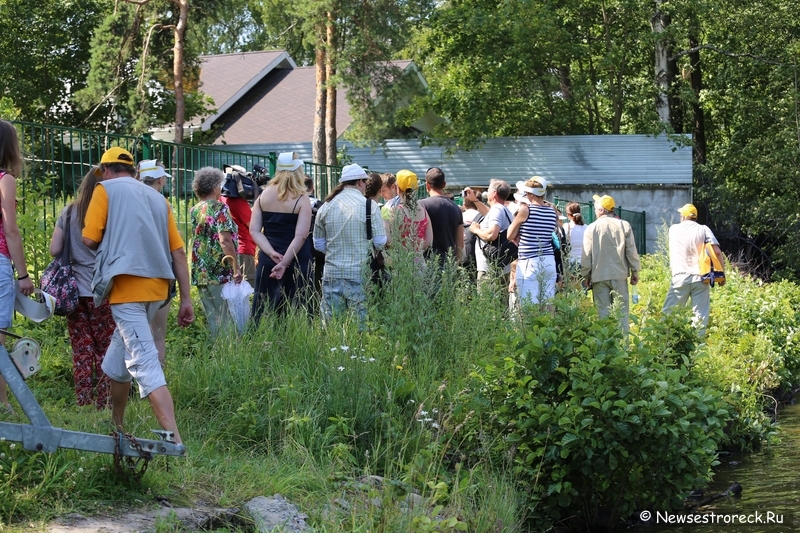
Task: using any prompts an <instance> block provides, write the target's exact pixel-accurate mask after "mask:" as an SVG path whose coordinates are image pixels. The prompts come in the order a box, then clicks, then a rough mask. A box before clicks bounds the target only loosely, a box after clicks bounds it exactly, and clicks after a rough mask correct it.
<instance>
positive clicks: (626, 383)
mask: <svg viewBox="0 0 800 533" xmlns="http://www.w3.org/2000/svg"><path fill="white" fill-rule="evenodd" d="M690 327H691V326H690V324H689V322H688V321H686V320H683V321H682V320H680V319H670V320H664V321H656V320H651V321H648V322H647V323H646V324H644V325H643V326H642V327H641V329H640V334H639V336H636V335H634V336H632V337H631V339H630V347H629V348H628V346H627V341H626V340H625V339H623V338H622V336H621V333H620V331H619V328H618V325H617V323H616V321H615V320H614V319H613V318H612V319H604V320H600V319H598V318H597V316H596V315H595V314H594V313H592V312H589V313H587V312H586V310H585V309H582V308H581V306H580V305H574V304H573V303H571V302H569V301H563V302H562V305H560V306H559V307H558V309H557V311H556V312H555V314H550V313H546V314H538V315H535V316H533V317H532V318H531V319H530V320H529V321H528V323H526V324H525V325H524V327H522V328H521V329H520V330H517V331H514V332H512V333H509V334H504V335H501V336H498V339H497V347H496V350H495V354H494V356H493V357H492V358H490V359H488V360H487V361H485V362H484V363H483V364H482V365H481V367H480V368H479V370H477V371H476V372H475V373H474V377H475V379H476V380H477V382H478V384H479V386H477V387H476V389H475V392H476V397H475V398H474V399H473V401H475V402H477V403H478V404H482V405H484V406H485V409H483V415H482V416H481V417H480V418H479V419H477V421H476V423H475V424H474V425H473V426H472V427H473V431H474V432H475V435H476V438H478V440H479V441H480V442H482V443H483V444H484V445H485V447H486V448H487V449H489V450H491V451H492V453H493V454H494V456H495V457H496V458H497V459H499V460H504V461H510V462H511V464H512V465H513V471H514V472H515V474H517V475H518V476H519V479H520V481H521V483H522V484H523V485H524V486H526V487H527V488H528V490H529V495H530V505H531V507H532V508H533V509H534V510H535V512H536V513H537V514H538V515H540V516H545V517H547V518H549V519H551V520H560V519H565V518H567V517H570V516H573V515H574V514H575V513H576V511H577V512H578V514H579V515H580V517H579V518H577V519H576V520H577V521H578V522H579V523H583V524H588V525H589V527H594V526H599V527H605V528H610V529H612V530H613V528H614V527H615V525H616V524H618V523H619V521H620V518H626V517H627V516H629V515H630V514H631V513H633V511H635V510H636V509H644V508H653V507H656V508H669V507H670V506H671V505H672V504H674V503H676V501H678V499H679V497H680V496H681V495H682V494H683V493H684V492H685V491H687V490H689V489H691V488H692V487H695V486H697V485H698V484H700V483H702V482H703V481H704V480H707V479H709V478H710V476H711V467H712V466H713V465H714V464H715V459H716V450H717V443H718V442H719V441H721V440H722V438H723V432H722V429H723V426H724V424H725V421H726V419H727V417H728V412H727V411H726V410H725V409H724V402H723V401H722V398H721V395H720V393H719V392H718V391H716V390H714V389H713V388H711V387H708V386H707V385H706V384H705V383H703V382H702V381H701V380H700V379H699V378H698V376H697V375H696V373H694V372H693V371H692V370H691V355H692V354H691V352H690V351H687V350H688V348H690V347H692V346H691V344H690V343H689V344H685V343H678V344H677V345H675V346H672V347H671V348H668V349H664V346H663V345H661V344H659V343H655V342H652V341H653V339H665V338H691V330H688V331H687V329H688V328H690Z"/></svg>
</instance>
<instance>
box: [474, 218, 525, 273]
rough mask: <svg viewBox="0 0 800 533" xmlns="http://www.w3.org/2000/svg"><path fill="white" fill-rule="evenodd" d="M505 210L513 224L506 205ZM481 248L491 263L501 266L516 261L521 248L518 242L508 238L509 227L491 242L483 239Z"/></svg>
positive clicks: (509, 221)
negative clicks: (515, 242)
mask: <svg viewBox="0 0 800 533" xmlns="http://www.w3.org/2000/svg"><path fill="white" fill-rule="evenodd" d="M503 211H504V213H505V215H506V218H507V219H509V220H508V223H509V224H511V217H510V216H509V215H508V209H506V208H505V207H504V208H503ZM481 242H483V244H482V245H481V250H483V255H484V256H485V257H486V260H487V261H488V262H490V263H495V264H496V265H497V266H498V267H500V268H505V267H507V266H508V265H510V264H511V263H512V262H514V261H515V260H516V259H517V257H518V256H519V248H518V247H517V245H516V244H514V243H513V242H511V241H510V240H508V228H506V229H504V230H503V231H501V232H500V233H499V234H498V235H497V238H496V239H495V240H493V241H491V242H486V241H481Z"/></svg>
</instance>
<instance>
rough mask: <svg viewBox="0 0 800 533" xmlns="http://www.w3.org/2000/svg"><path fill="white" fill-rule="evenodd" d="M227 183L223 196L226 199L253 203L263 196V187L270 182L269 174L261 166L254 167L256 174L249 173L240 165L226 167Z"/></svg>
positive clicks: (223, 186)
mask: <svg viewBox="0 0 800 533" xmlns="http://www.w3.org/2000/svg"><path fill="white" fill-rule="evenodd" d="M224 171H225V183H224V184H223V185H222V196H225V197H226V198H243V199H245V200H247V201H248V202H249V203H251V204H252V203H253V202H254V201H255V199H256V198H258V195H259V194H261V187H262V186H264V185H266V184H267V182H268V181H269V172H268V171H267V169H265V168H264V167H262V166H261V165H258V164H256V165H253V171H254V172H247V170H245V169H244V167H242V166H239V165H225V167H224Z"/></svg>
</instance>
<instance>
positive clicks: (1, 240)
mask: <svg viewBox="0 0 800 533" xmlns="http://www.w3.org/2000/svg"><path fill="white" fill-rule="evenodd" d="M5 175H6V173H5V172H3V171H0V180H1V179H3V178H4V177H5ZM0 254H3V255H4V256H6V257H8V258H9V259H11V254H10V253H9V252H8V243H7V242H6V232H5V228H4V227H3V217H2V216H0Z"/></svg>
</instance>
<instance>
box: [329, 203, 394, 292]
mask: <svg viewBox="0 0 800 533" xmlns="http://www.w3.org/2000/svg"><path fill="white" fill-rule="evenodd" d="M370 204H371V205H370V207H371V209H372V235H373V238H376V237H379V236H385V235H386V230H385V229H384V227H383V220H382V219H381V213H380V208H379V207H378V204H376V203H375V202H370ZM314 239H315V240H316V239H325V241H326V247H327V250H326V251H325V269H324V271H323V274H322V277H323V279H346V280H353V281H358V280H361V270H362V268H363V266H364V265H365V264H366V263H367V255H368V253H369V241H367V210H366V199H365V198H364V195H362V194H361V193H360V192H359V191H358V189H356V188H354V187H345V188H344V190H343V191H342V192H340V193H339V194H338V195H337V196H336V198H334V199H333V200H331V201H330V202H325V203H324V204H322V207H320V208H319V211H317V218H316V220H315V222H314Z"/></svg>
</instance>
